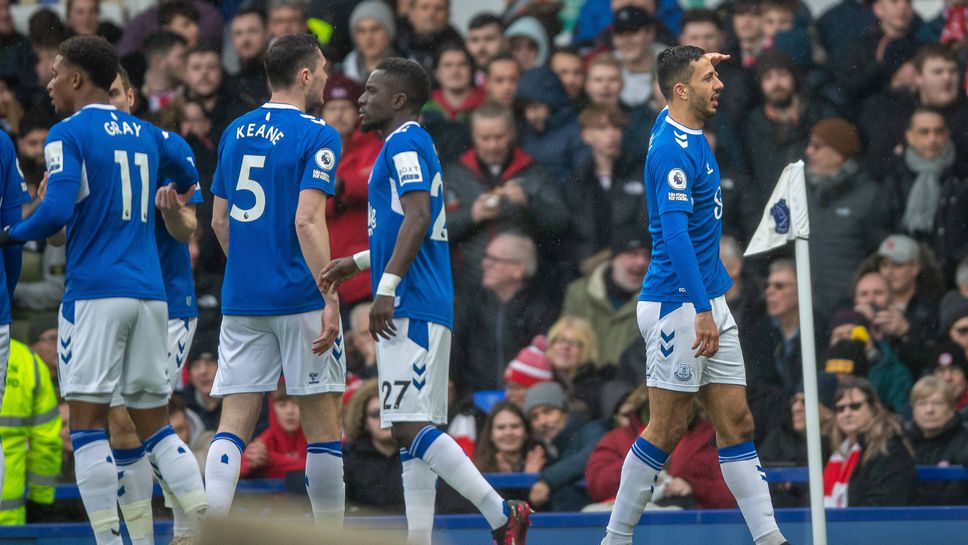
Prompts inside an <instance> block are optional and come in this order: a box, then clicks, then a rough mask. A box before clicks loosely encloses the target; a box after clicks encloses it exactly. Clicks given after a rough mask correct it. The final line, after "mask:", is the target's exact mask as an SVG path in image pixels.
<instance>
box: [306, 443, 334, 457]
mask: <svg viewBox="0 0 968 545" xmlns="http://www.w3.org/2000/svg"><path fill="white" fill-rule="evenodd" d="M306 452H307V453H308V454H330V455H332V456H336V457H337V458H342V457H343V444H342V443H340V442H339V441H328V442H326V443H309V444H308V445H306Z"/></svg>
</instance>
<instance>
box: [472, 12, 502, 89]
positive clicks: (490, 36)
mask: <svg viewBox="0 0 968 545" xmlns="http://www.w3.org/2000/svg"><path fill="white" fill-rule="evenodd" d="M506 47H507V40H505V39H504V23H502V22H501V18H500V17H498V16H497V15H495V14H493V13H491V12H489V11H485V12H481V13H478V14H477V15H475V16H474V17H471V20H470V21H468V23H467V51H468V52H470V54H471V58H473V59H474V66H475V67H477V72H475V74H474V86H475V87H483V86H484V76H485V74H484V72H483V70H484V67H485V66H487V65H488V64H490V62H491V61H492V60H494V59H495V58H496V57H497V56H498V55H500V54H501V52H502V51H504V50H505V48H506Z"/></svg>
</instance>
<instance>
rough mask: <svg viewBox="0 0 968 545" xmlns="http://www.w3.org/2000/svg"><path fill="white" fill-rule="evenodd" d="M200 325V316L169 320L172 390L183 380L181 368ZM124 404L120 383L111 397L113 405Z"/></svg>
mask: <svg viewBox="0 0 968 545" xmlns="http://www.w3.org/2000/svg"><path fill="white" fill-rule="evenodd" d="M197 325H198V318H178V319H175V320H168V370H167V373H168V385H169V386H170V387H171V391H172V392H174V391H175V390H177V389H178V386H179V384H180V382H181V370H182V367H183V366H184V365H185V359H186V358H187V357H188V351H189V350H190V349H191V346H192V339H193V338H194V337H195V328H196V326H197ZM121 405H124V396H122V395H121V388H120V385H119V387H118V388H116V389H115V390H114V394H113V395H112V397H111V406H112V407H118V406H121Z"/></svg>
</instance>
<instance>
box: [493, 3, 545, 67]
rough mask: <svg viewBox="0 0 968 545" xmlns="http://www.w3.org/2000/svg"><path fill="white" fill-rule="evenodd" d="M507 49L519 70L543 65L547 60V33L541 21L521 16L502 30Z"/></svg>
mask: <svg viewBox="0 0 968 545" xmlns="http://www.w3.org/2000/svg"><path fill="white" fill-rule="evenodd" d="M504 36H505V39H507V42H508V51H509V52H510V53H511V56H512V57H514V60H516V61H518V65H519V66H521V70H522V71H524V72H527V71H528V70H531V69H532V68H537V67H539V66H544V64H545V61H546V60H548V35H547V33H546V32H545V29H544V27H543V26H542V25H541V22H540V21H538V20H537V19H536V18H534V17H531V16H526V17H521V18H520V19H518V20H516V21H514V22H513V23H511V26H509V27H508V28H507V30H506V31H504Z"/></svg>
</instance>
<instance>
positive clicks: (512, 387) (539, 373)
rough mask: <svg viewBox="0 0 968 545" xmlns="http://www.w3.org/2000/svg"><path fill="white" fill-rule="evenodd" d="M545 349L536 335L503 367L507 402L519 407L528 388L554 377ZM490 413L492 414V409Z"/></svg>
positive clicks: (546, 344) (545, 345)
mask: <svg viewBox="0 0 968 545" xmlns="http://www.w3.org/2000/svg"><path fill="white" fill-rule="evenodd" d="M547 350H548V342H547V340H546V339H545V337H544V336H543V335H538V336H536V337H535V338H533V339H531V344H530V345H528V346H526V347H524V348H522V349H521V351H520V352H518V355H517V356H515V357H514V359H513V360H511V363H508V365H507V367H505V368H504V399H505V400H506V401H507V402H508V403H513V404H514V405H515V406H517V407H518V408H519V409H520V408H521V407H524V397H525V395H527V393H528V388H531V387H532V386H534V385H535V384H538V383H540V382H549V381H551V380H552V379H553V378H554V375H553V374H552V372H551V360H550V359H548V356H547V353H546V352H547ZM491 414H494V411H493V410H492V411H491ZM482 471H483V470H482Z"/></svg>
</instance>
